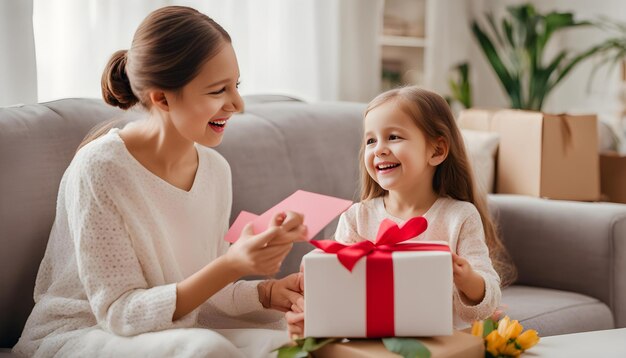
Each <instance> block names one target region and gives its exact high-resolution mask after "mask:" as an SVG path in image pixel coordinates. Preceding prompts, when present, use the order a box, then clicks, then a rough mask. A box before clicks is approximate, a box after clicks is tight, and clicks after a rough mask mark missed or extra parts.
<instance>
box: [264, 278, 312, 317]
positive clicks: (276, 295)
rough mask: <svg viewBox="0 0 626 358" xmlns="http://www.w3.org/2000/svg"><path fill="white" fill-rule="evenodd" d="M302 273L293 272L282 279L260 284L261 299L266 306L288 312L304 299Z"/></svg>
mask: <svg viewBox="0 0 626 358" xmlns="http://www.w3.org/2000/svg"><path fill="white" fill-rule="evenodd" d="M303 293H304V278H303V276H302V273H293V274H291V275H289V276H287V277H285V278H282V279H280V280H268V281H265V282H262V283H261V284H259V299H260V301H261V303H262V304H263V307H265V308H271V309H274V310H277V311H281V312H287V311H289V310H290V309H291V306H292V305H295V304H298V302H300V301H302V300H304V297H303V296H302V295H303Z"/></svg>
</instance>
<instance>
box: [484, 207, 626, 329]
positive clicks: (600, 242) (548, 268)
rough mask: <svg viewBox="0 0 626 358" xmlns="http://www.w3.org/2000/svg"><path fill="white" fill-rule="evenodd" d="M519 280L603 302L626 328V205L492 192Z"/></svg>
mask: <svg viewBox="0 0 626 358" xmlns="http://www.w3.org/2000/svg"><path fill="white" fill-rule="evenodd" d="M489 202H490V208H491V211H492V215H493V216H494V217H495V220H496V222H497V223H498V225H499V229H500V233H501V235H502V238H503V241H504V244H505V245H506V247H507V249H508V250H509V253H510V254H511V256H512V258H513V261H514V262H515V265H516V266H517V269H518V273H519V277H518V280H517V283H518V284H522V285H528V286H537V287H547V288H554V289H560V290H566V291H573V292H578V293H582V294H585V295H589V296H592V297H595V298H597V299H599V300H600V301H602V302H604V303H606V304H607V305H608V306H609V307H610V308H611V311H612V312H613V317H614V319H615V326H616V327H626V205H624V204H613V203H587V202H574V201H561V200H546V199H538V198H532V197H525V196H515V195H490V196H489Z"/></svg>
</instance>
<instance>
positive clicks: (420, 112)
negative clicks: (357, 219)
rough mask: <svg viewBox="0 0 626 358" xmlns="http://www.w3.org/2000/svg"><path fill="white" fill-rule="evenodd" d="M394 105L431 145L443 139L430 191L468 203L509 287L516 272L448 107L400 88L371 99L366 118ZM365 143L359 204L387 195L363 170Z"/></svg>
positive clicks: (435, 98)
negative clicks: (442, 152)
mask: <svg viewBox="0 0 626 358" xmlns="http://www.w3.org/2000/svg"><path fill="white" fill-rule="evenodd" d="M390 101H396V103H397V104H398V108H400V109H401V110H403V111H404V112H405V113H406V114H407V115H409V116H410V117H411V118H412V119H413V122H414V123H415V125H416V126H417V127H418V128H419V129H420V130H421V131H422V132H423V133H424V135H425V136H426V138H428V139H429V140H431V141H432V142H433V143H434V142H435V141H436V140H437V139H438V138H443V140H445V141H446V143H447V144H448V146H449V151H448V156H447V157H446V159H445V160H444V161H443V162H442V163H441V164H439V165H438V166H437V168H436V169H435V175H434V176H433V182H432V186H433V191H434V192H435V193H436V194H437V195H439V196H449V197H451V198H453V199H456V200H462V201H467V202H470V203H472V204H474V206H475V207H476V209H478V213H479V214H480V218H481V221H482V224H483V228H484V230H485V240H486V243H487V247H488V248H489V256H490V257H491V261H492V262H493V266H494V268H495V270H496V271H497V272H498V274H499V275H500V279H501V285H502V286H503V287H504V286H508V285H510V284H511V283H513V281H514V280H515V278H516V276H517V272H516V270H515V266H514V265H513V264H512V261H511V259H510V256H509V255H508V253H507V251H506V248H505V247H504V245H503V244H502V241H501V240H500V238H499V236H498V232H497V229H496V225H495V223H494V222H493V221H492V219H491V216H490V215H489V211H488V207H487V196H486V195H485V194H484V193H480V192H478V189H477V187H476V185H474V177H473V173H472V170H471V167H470V164H469V160H468V157H467V154H466V151H465V145H464V143H463V137H462V136H461V132H460V130H459V128H458V127H457V125H456V121H455V120H454V116H453V115H452V112H451V111H450V107H449V106H448V103H447V102H446V101H445V100H444V99H443V98H442V97H441V96H439V95H438V94H436V93H433V92H430V91H427V90H425V89H421V88H418V87H403V88H397V89H393V90H390V91H387V92H384V93H382V94H380V95H378V96H377V97H376V98H374V99H373V100H372V101H371V102H370V103H369V105H368V106H367V109H366V110H365V115H366V116H367V114H368V113H369V112H370V111H371V110H372V109H374V108H376V107H378V106H380V105H382V104H383V103H388V102H390ZM364 156H365V143H363V145H361V151H360V154H359V159H360V173H361V200H368V199H373V198H376V197H380V196H383V195H385V194H386V192H387V191H386V190H385V189H383V188H382V187H381V186H380V185H378V183H377V182H376V181H374V179H372V178H371V177H370V175H369V174H368V172H367V169H366V168H365V161H364Z"/></svg>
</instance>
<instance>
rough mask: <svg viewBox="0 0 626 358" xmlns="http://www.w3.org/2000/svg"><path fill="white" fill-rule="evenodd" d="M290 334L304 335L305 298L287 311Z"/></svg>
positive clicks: (286, 317)
mask: <svg viewBox="0 0 626 358" xmlns="http://www.w3.org/2000/svg"><path fill="white" fill-rule="evenodd" d="M285 319H286V320H287V326H288V329H289V335H290V336H292V337H293V336H296V337H302V336H303V335H304V298H302V299H301V300H300V301H298V303H297V304H294V305H292V306H291V311H288V312H287V313H285Z"/></svg>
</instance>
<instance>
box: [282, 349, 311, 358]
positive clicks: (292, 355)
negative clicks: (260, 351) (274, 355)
mask: <svg viewBox="0 0 626 358" xmlns="http://www.w3.org/2000/svg"><path fill="white" fill-rule="evenodd" d="M308 356H309V352H306V351H304V350H302V347H300V346H291V347H280V348H278V358H306V357H308Z"/></svg>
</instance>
